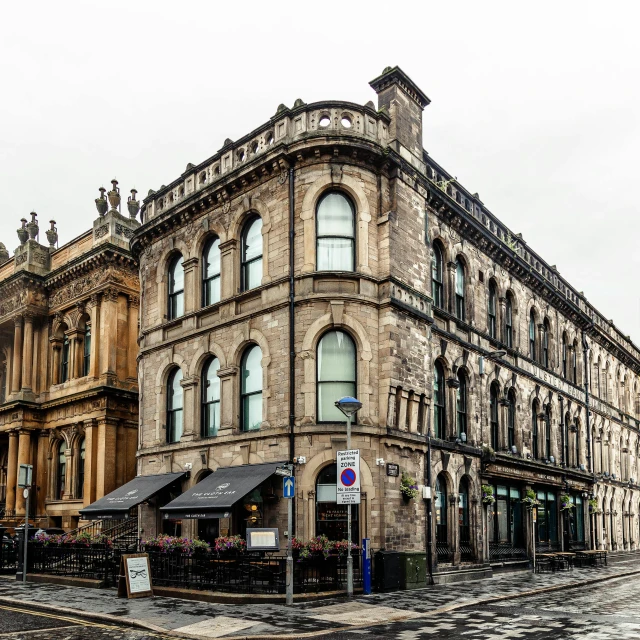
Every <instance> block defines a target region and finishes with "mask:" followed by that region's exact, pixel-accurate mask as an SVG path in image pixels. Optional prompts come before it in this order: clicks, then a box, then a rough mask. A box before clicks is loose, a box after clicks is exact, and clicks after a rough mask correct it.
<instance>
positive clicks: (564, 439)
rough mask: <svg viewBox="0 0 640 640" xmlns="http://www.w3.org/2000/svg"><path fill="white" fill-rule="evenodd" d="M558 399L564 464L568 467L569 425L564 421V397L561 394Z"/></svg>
mask: <svg viewBox="0 0 640 640" xmlns="http://www.w3.org/2000/svg"><path fill="white" fill-rule="evenodd" d="M558 400H559V401H560V437H561V440H562V466H563V467H567V465H568V464H569V459H568V457H569V456H568V451H567V433H566V428H567V425H566V424H565V423H564V398H563V397H562V396H560V395H559V396H558Z"/></svg>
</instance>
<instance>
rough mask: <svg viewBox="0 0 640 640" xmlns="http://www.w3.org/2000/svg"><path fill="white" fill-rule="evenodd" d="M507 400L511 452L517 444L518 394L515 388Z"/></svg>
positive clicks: (508, 436) (511, 390)
mask: <svg viewBox="0 0 640 640" xmlns="http://www.w3.org/2000/svg"><path fill="white" fill-rule="evenodd" d="M507 400H508V402H509V406H508V407H507V444H508V445H509V450H511V449H512V447H514V446H515V444H516V392H515V391H514V390H513V388H511V389H509V393H508V394H507Z"/></svg>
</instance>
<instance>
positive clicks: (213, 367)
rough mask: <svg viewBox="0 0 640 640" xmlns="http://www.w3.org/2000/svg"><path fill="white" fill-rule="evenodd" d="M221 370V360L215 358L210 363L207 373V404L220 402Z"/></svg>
mask: <svg viewBox="0 0 640 640" xmlns="http://www.w3.org/2000/svg"><path fill="white" fill-rule="evenodd" d="M219 369H220V360H218V358H214V359H213V360H211V362H209V364H208V365H207V368H206V372H205V378H204V379H205V390H204V397H205V402H215V401H217V400H220V378H219V377H218V370H219Z"/></svg>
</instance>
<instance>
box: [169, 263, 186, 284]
mask: <svg viewBox="0 0 640 640" xmlns="http://www.w3.org/2000/svg"><path fill="white" fill-rule="evenodd" d="M169 276H170V277H169V293H174V292H175V291H182V290H183V289H184V269H183V268H182V256H180V257H179V258H178V259H177V260H174V262H172V264H171V273H170V274H169Z"/></svg>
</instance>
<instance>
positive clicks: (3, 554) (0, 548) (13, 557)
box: [0, 539, 18, 573]
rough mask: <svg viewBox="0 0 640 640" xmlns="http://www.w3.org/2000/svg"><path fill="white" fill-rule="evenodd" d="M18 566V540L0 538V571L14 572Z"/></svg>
mask: <svg viewBox="0 0 640 640" xmlns="http://www.w3.org/2000/svg"><path fill="white" fill-rule="evenodd" d="M17 568H18V541H17V540H10V539H6V540H0V573H15V572H16V570H17Z"/></svg>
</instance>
